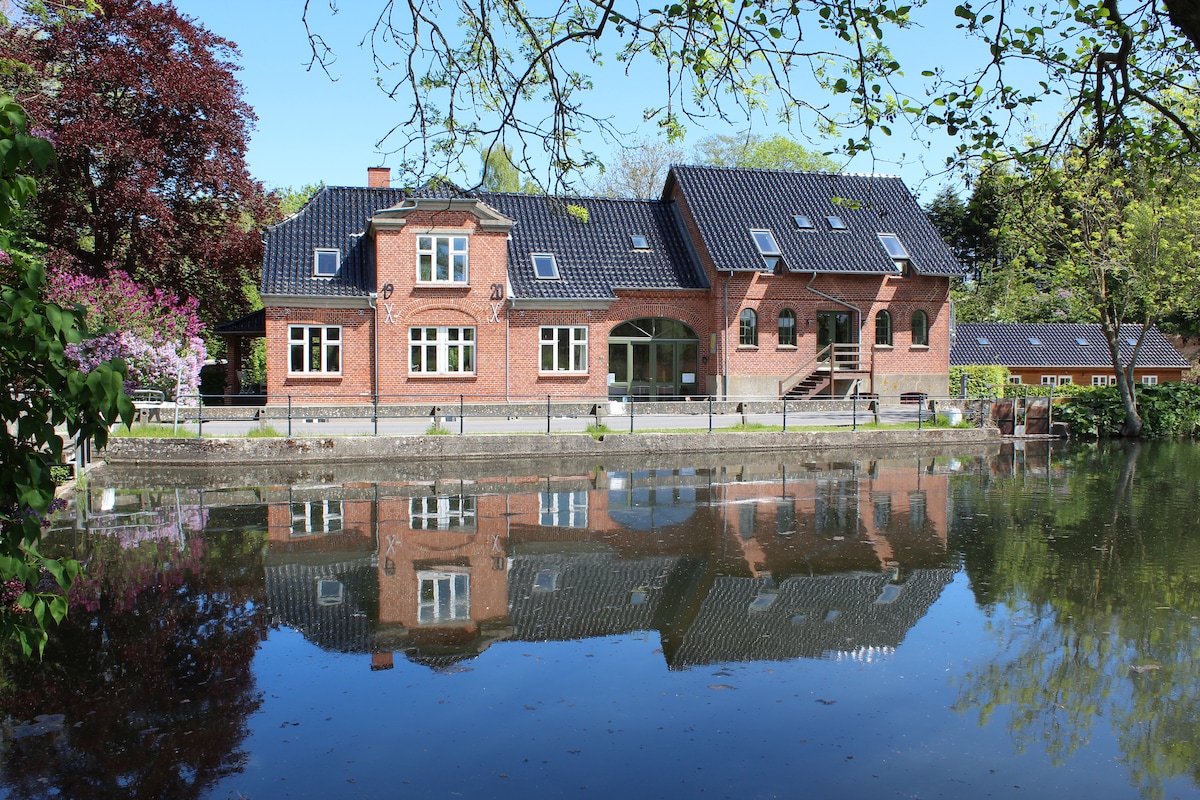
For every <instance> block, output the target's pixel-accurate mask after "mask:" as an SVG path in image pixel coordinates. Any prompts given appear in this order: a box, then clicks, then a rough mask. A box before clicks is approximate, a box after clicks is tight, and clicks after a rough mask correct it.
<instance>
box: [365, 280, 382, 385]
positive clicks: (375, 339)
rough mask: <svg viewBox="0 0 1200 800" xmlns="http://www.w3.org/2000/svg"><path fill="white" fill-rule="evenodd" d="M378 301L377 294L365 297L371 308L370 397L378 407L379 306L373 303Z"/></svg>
mask: <svg viewBox="0 0 1200 800" xmlns="http://www.w3.org/2000/svg"><path fill="white" fill-rule="evenodd" d="M378 299H379V293H378V292H371V293H370V294H368V295H367V305H369V306H370V307H371V317H372V322H371V344H372V348H373V353H372V355H371V395H372V399H373V400H374V401H375V405H379V306H378V304H377V303H376V302H375V301H376V300H378Z"/></svg>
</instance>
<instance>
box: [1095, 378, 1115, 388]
mask: <svg viewBox="0 0 1200 800" xmlns="http://www.w3.org/2000/svg"><path fill="white" fill-rule="evenodd" d="M1110 377H1114V376H1111V375H1093V376H1092V386H1108V379H1109V378H1110Z"/></svg>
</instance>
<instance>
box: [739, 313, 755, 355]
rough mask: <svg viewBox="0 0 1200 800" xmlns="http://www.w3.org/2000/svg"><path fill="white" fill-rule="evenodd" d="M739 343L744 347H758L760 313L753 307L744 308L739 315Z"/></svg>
mask: <svg viewBox="0 0 1200 800" xmlns="http://www.w3.org/2000/svg"><path fill="white" fill-rule="evenodd" d="M738 344H739V345H740V346H742V347H758V315H757V314H755V313H754V309H752V308H744V309H742V313H741V314H740V315H739V316H738Z"/></svg>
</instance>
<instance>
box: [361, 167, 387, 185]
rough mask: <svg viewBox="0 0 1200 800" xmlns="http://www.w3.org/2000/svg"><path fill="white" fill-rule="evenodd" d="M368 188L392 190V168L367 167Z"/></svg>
mask: <svg viewBox="0 0 1200 800" xmlns="http://www.w3.org/2000/svg"><path fill="white" fill-rule="evenodd" d="M367 186H368V187H369V188H371V189H390V188H391V186H392V170H391V168H390V167H367Z"/></svg>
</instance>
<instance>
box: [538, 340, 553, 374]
mask: <svg viewBox="0 0 1200 800" xmlns="http://www.w3.org/2000/svg"><path fill="white" fill-rule="evenodd" d="M552 369H554V343H553V342H549V343H547V344H543V345H542V366H541V370H542V371H543V372H550V371H551V370H552Z"/></svg>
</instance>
